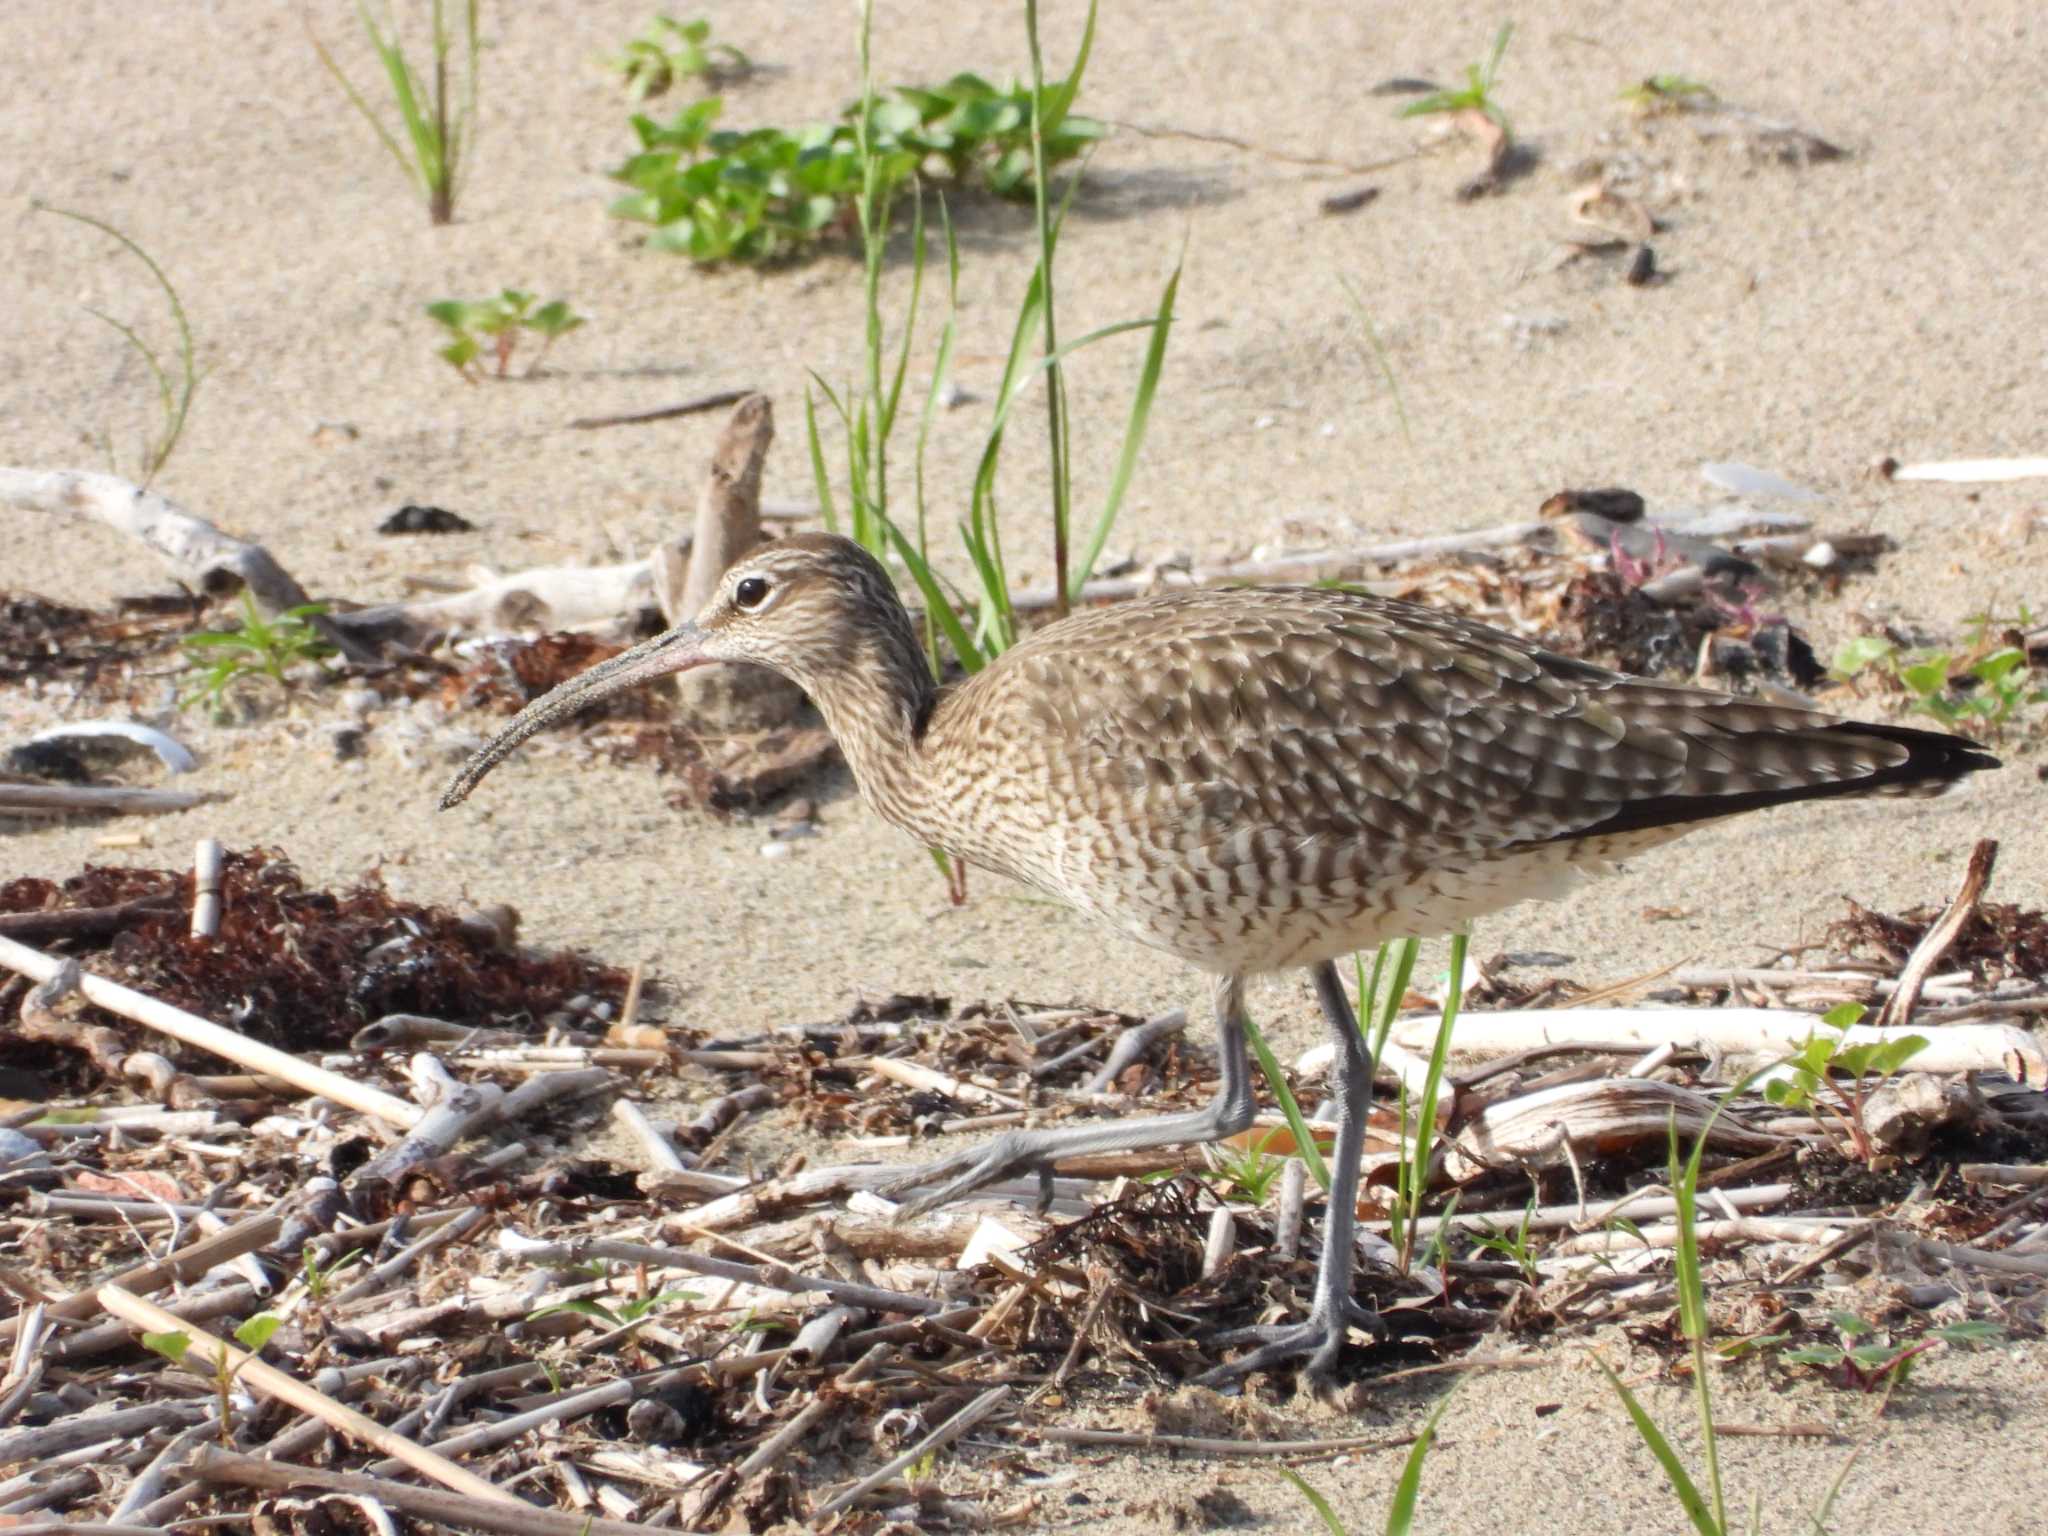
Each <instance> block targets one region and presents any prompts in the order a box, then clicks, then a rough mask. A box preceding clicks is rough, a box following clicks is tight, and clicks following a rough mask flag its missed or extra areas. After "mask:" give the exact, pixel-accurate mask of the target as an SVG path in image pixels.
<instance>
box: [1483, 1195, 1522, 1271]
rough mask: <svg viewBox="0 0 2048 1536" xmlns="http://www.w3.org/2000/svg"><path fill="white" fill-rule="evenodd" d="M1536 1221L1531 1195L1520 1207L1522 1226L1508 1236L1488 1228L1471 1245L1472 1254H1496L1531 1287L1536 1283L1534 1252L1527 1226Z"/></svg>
mask: <svg viewBox="0 0 2048 1536" xmlns="http://www.w3.org/2000/svg"><path fill="white" fill-rule="evenodd" d="M1535 1219H1536V1197H1535V1196H1534V1195H1531V1196H1530V1197H1529V1203H1528V1204H1527V1205H1525V1206H1523V1207H1522V1224H1521V1225H1520V1226H1519V1227H1517V1228H1516V1229H1515V1231H1514V1234H1513V1235H1512V1236H1510V1235H1509V1234H1508V1233H1506V1232H1502V1231H1499V1230H1497V1229H1495V1228H1493V1227H1488V1228H1487V1229H1486V1231H1485V1233H1484V1234H1483V1235H1482V1236H1480V1237H1478V1238H1477V1239H1475V1240H1474V1241H1473V1244H1472V1251H1473V1252H1474V1253H1497V1254H1499V1255H1500V1256H1501V1257H1502V1258H1504V1259H1506V1260H1507V1261H1508V1262H1509V1263H1510V1264H1513V1265H1514V1266H1515V1267H1516V1268H1517V1269H1519V1270H1521V1272H1522V1276H1523V1278H1524V1279H1526V1280H1528V1281H1529V1282H1530V1283H1531V1284H1532V1285H1533V1284H1534V1283H1535V1281H1536V1250H1535V1247H1534V1245H1533V1244H1531V1243H1530V1241H1529V1225H1530V1223H1531V1222H1533V1221H1534V1220H1535Z"/></svg>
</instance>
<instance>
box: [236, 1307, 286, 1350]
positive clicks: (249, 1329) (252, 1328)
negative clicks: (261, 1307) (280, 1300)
mask: <svg viewBox="0 0 2048 1536" xmlns="http://www.w3.org/2000/svg"><path fill="white" fill-rule="evenodd" d="M283 1326H284V1319H283V1318H281V1317H279V1316H278V1315H277V1314H276V1313H274V1312H258V1313H257V1314H256V1315H255V1316H254V1317H252V1318H250V1319H249V1320H248V1321H247V1322H246V1323H244V1324H242V1326H241V1327H239V1328H237V1329H236V1330H235V1342H236V1343H238V1344H240V1345H241V1346H242V1347H243V1348H244V1349H246V1350H248V1351H249V1352H250V1353H251V1354H259V1355H260V1354H261V1353H263V1346H264V1345H266V1344H268V1343H269V1342H270V1336H271V1335H272V1334H274V1333H276V1332H277V1330H278V1329H280V1328H282V1327H283Z"/></svg>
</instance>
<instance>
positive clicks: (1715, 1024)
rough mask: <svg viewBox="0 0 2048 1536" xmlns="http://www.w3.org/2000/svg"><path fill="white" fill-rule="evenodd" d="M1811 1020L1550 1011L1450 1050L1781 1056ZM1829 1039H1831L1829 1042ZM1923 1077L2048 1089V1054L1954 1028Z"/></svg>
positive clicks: (1471, 1021)
mask: <svg viewBox="0 0 2048 1536" xmlns="http://www.w3.org/2000/svg"><path fill="white" fill-rule="evenodd" d="M1436 1026H1437V1018H1436V1015H1434V1014H1410V1015H1408V1016H1407V1017H1405V1018H1403V1019H1401V1020H1398V1021H1397V1022H1396V1023H1395V1025H1394V1038H1395V1039H1396V1040H1397V1041H1399V1042H1400V1043H1402V1044H1403V1045H1406V1046H1408V1047H1409V1048H1411V1049H1417V1048H1419V1049H1422V1050H1427V1049H1428V1048H1429V1046H1430V1043H1431V1040H1432V1039H1433V1037H1434V1034H1435V1030H1436ZM1822 1027H1823V1026H1822V1025H1821V1023H1820V1020H1819V1019H1818V1018H1816V1017H1815V1016H1814V1015H1812V1014H1809V1013H1794V1012H1790V1011H1788V1010H1783V1009H1775V1008H1676V1009H1655V1008H1555V1009H1525V1010H1508V1011H1503V1012H1500V1013H1461V1014H1459V1015H1458V1027H1457V1033H1456V1034H1455V1035H1454V1036H1453V1037H1452V1040H1451V1050H1452V1052H1453V1054H1456V1055H1485V1054H1488V1053H1490V1052H1494V1051H1515V1050H1523V1049H1526V1048H1527V1047H1529V1046H1532V1045H1537V1044H1550V1043H1553V1042H1556V1041H1561V1040H1583V1041H1587V1042H1591V1043H1597V1044H1603V1045H1632V1046H1640V1047H1642V1048H1644V1049H1646V1050H1647V1049H1648V1048H1649V1047H1651V1046H1653V1045H1661V1044H1663V1043H1664V1042H1665V1041H1667V1040H1668V1041H1671V1042H1672V1043H1673V1044H1675V1045H1678V1046H1680V1047H1686V1046H1693V1047H1704V1046H1711V1047H1712V1048H1713V1049H1714V1050H1717V1051H1721V1052H1737V1053H1742V1054H1748V1055H1770V1056H1779V1055H1786V1054H1789V1053H1790V1052H1792V1051H1795V1050H1797V1049H1798V1048H1799V1047H1800V1046H1801V1045H1803V1044H1804V1043H1805V1042H1806V1040H1807V1039H1808V1038H1809V1037H1810V1036H1811V1035H1813V1033H1814V1032H1815V1031H1816V1030H1817V1029H1820V1028H1822ZM1905 1033H1907V1031H1904V1030H1896V1029H1880V1028H1878V1027H1877V1026H1876V1025H1871V1024H1857V1025H1852V1026H1851V1027H1850V1028H1849V1029H1847V1030H1845V1031H1841V1032H1840V1035H1841V1040H1842V1043H1843V1044H1844V1045H1852V1046H1853V1045H1877V1044H1881V1043H1884V1042H1887V1041H1890V1040H1894V1039H1897V1038H1898V1037H1899V1036H1901V1035H1903V1034H1905ZM1835 1035H1836V1032H1835V1031H1829V1037H1830V1038H1834V1037H1835ZM1913 1065H1914V1067H1915V1068H1917V1069H1918V1070H1920V1071H1924V1072H1984V1071H1989V1072H1997V1071H2004V1072H2007V1073H2010V1074H2011V1076H2012V1077H2013V1079H2014V1080H2015V1081H2017V1082H2022V1083H2027V1084H2032V1085H2038V1084H2041V1083H2044V1082H2048V1048H2044V1047H2043V1046H2042V1044H2041V1042H2040V1041H2039V1040H2037V1039H2035V1038H2034V1037H2033V1036H2032V1035H2030V1034H2029V1033H2028V1032H2027V1031H2026V1030H2023V1029H2015V1028H2012V1027H2009V1026H2005V1025H1988V1024H1987V1025H1956V1026H1953V1027H1950V1028H1946V1029H1940V1030H1936V1031H1934V1032H1933V1033H1932V1034H1931V1035H1930V1036H1929V1037H1928V1044H1927V1047H1926V1049H1924V1050H1923V1051H1921V1053H1920V1054H1919V1055H1917V1056H1915V1057H1914V1058H1913Z"/></svg>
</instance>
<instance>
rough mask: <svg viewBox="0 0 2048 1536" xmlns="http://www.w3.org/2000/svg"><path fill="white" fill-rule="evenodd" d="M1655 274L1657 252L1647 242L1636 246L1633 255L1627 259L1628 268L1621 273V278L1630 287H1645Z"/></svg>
mask: <svg viewBox="0 0 2048 1536" xmlns="http://www.w3.org/2000/svg"><path fill="white" fill-rule="evenodd" d="M1656 276H1657V252H1656V250H1655V249H1654V248H1652V247H1651V246H1650V245H1649V244H1648V243H1645V244H1642V245H1639V246H1637V247H1636V253H1635V255H1633V256H1631V257H1630V258H1629V259H1628V270H1627V271H1626V272H1624V273H1622V274H1621V280H1622V281H1623V282H1625V283H1627V284H1628V285H1629V287H1631V288H1642V287H1646V286H1647V285H1648V284H1649V283H1650V282H1651V281H1652V280H1653V279H1654V278H1655V277H1656Z"/></svg>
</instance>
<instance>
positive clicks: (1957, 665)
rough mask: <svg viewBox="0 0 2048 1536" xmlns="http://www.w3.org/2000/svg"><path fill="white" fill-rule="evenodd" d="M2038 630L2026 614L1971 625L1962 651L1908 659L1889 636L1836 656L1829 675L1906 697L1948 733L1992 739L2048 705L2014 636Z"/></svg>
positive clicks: (2045, 685)
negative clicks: (1882, 685) (1872, 683)
mask: <svg viewBox="0 0 2048 1536" xmlns="http://www.w3.org/2000/svg"><path fill="white" fill-rule="evenodd" d="M2032 624H2033V614H2032V612H2031V611H2030V610H2029V609H2027V608H2025V607H2022V608H2021V609H2020V611H2019V613H2018V614H2017V615H2016V616H2015V617H2013V618H2010V619H1999V618H1994V617H1993V616H1992V615H1990V614H1988V613H1983V614H1978V615H1977V616H1976V617H1974V618H1972V619H1971V620H1970V627H1969V632H1968V635H1967V636H1966V639H1965V644H1964V646H1963V648H1962V650H1960V651H1958V652H1950V651H1942V650H1925V651H1908V650H1906V649H1904V648H1903V647H1901V646H1899V645H1898V644H1896V643H1895V642H1893V641H1892V640H1890V639H1889V638H1887V637H1886V636H1884V635H1859V636H1857V637H1856V638H1855V639H1853V640H1847V641H1844V642H1843V643H1842V646H1841V648H1840V649H1838V650H1837V651H1836V652H1835V660H1834V665H1833V666H1832V667H1830V668H1829V669H1828V670H1829V675H1830V676H1832V677H1833V678H1835V679H1836V681H1838V682H1844V683H1852V682H1855V681H1857V680H1858V679H1859V678H1862V677H1864V676H1866V675H1868V676H1875V677H1880V678H1883V679H1885V680H1886V681H1888V682H1891V683H1893V684H1895V685H1896V686H1898V687H1900V688H1902V689H1904V690H1905V692H1906V693H1907V694H1908V695H1910V696H1911V698H1912V701H1913V703H1912V707H1913V708H1914V709H1915V710H1916V711H1918V712H1919V713H1921V714H1924V715H1932V716H1933V717H1934V718H1935V719H1936V720H1939V721H1940V722H1941V723H1942V724H1943V725H1945V726H1947V727H1948V728H1950V729H1951V730H1972V731H1977V732H1980V733H1987V734H1988V733H1993V732H1996V731H1999V730H2001V729H2002V728H2003V727H2004V726H2005V725H2007V724H2008V723H2009V722H2010V721H2012V719H2013V718H2014V717H2015V716H2017V715H2020V714H2022V713H2024V712H2025V711H2027V710H2029V709H2031V708H2033V707H2034V706H2036V705H2042V704H2048V677H2041V678H2037V675H2036V673H2035V671H2034V669H2033V667H2032V665H2031V664H2030V662H2029V661H2028V658H2027V652H2026V649H2025V647H2024V646H2023V645H2020V644H2014V643H2013V636H2014V633H2015V632H2016V631H2023V630H2025V629H2028V628H2030V627H2031V626H2032Z"/></svg>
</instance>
